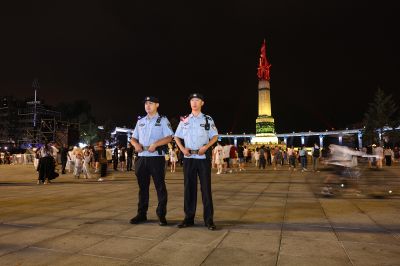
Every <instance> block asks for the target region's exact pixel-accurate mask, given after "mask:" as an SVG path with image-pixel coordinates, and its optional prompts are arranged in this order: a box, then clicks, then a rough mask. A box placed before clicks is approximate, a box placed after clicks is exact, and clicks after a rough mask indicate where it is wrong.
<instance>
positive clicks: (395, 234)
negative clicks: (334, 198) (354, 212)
mask: <svg viewBox="0 0 400 266" xmlns="http://www.w3.org/2000/svg"><path fill="white" fill-rule="evenodd" d="M349 201H350V203H351V204H352V205H353V206H354V207H356V208H357V209H358V210H359V211H360V212H361V213H363V214H364V215H366V216H367V217H368V218H369V219H371V221H373V222H374V223H375V224H376V225H377V226H378V227H380V228H383V229H384V231H385V232H387V233H389V234H390V235H391V236H393V237H394V238H395V239H396V240H397V238H398V237H397V236H398V234H397V233H396V232H393V231H392V230H390V229H389V228H386V227H385V226H384V225H381V224H379V223H378V222H377V221H376V220H375V219H374V218H372V217H371V216H370V215H369V214H368V213H367V212H365V211H363V210H362V209H361V208H360V207H359V206H358V205H357V204H356V203H355V202H354V201H352V200H349Z"/></svg>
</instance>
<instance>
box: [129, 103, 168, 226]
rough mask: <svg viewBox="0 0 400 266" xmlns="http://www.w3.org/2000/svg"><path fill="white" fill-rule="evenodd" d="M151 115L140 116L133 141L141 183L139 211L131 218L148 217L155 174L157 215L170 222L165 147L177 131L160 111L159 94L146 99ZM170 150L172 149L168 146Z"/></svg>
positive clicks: (139, 220) (134, 221) (135, 220)
mask: <svg viewBox="0 0 400 266" xmlns="http://www.w3.org/2000/svg"><path fill="white" fill-rule="evenodd" d="M143 103H144V108H145V110H146V113H147V115H146V116H145V117H143V118H140V119H139V120H138V122H137V123H136V127H135V129H134V131H133V136H132V138H131V143H132V145H133V146H134V147H135V151H137V152H138V153H139V154H138V158H137V160H136V162H135V174H136V177H137V181H138V185H139V202H138V210H137V215H136V216H135V217H133V218H132V219H131V220H130V223H131V224H138V223H143V222H145V221H147V210H148V207H149V186H150V176H152V177H153V181H154V186H155V188H156V190H157V197H158V206H157V210H156V212H157V216H158V219H159V224H160V225H161V226H164V225H167V220H166V218H165V216H166V214H167V200H168V195H167V188H166V186H165V149H164V148H165V147H166V145H167V144H168V143H169V142H171V140H172V135H173V134H174V133H173V131H172V129H171V125H170V123H169V121H168V119H167V118H166V117H164V116H160V115H159V114H158V112H157V109H158V107H159V101H158V99H157V98H155V97H151V96H149V97H146V98H145V99H144V101H143ZM167 150H168V149H167Z"/></svg>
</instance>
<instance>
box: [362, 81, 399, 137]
mask: <svg viewBox="0 0 400 266" xmlns="http://www.w3.org/2000/svg"><path fill="white" fill-rule="evenodd" d="M397 111H398V106H397V104H396V102H395V101H394V100H393V97H392V95H390V94H389V95H386V94H385V92H384V91H383V90H382V89H381V88H378V90H377V91H376V93H375V96H374V100H373V101H372V102H371V103H369V105H368V110H367V112H366V113H365V114H364V125H365V132H364V141H365V142H366V144H372V143H376V142H379V141H380V139H379V133H378V132H377V130H379V131H380V132H383V128H384V127H390V128H392V129H394V128H396V127H398V126H399V122H400V121H399V117H398V114H397ZM388 134H395V131H394V130H393V132H388Z"/></svg>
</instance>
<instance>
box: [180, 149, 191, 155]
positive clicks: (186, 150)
mask: <svg viewBox="0 0 400 266" xmlns="http://www.w3.org/2000/svg"><path fill="white" fill-rule="evenodd" d="M182 153H183V154H184V155H185V156H190V155H191V154H190V151H189V149H188V148H184V149H183V151H182Z"/></svg>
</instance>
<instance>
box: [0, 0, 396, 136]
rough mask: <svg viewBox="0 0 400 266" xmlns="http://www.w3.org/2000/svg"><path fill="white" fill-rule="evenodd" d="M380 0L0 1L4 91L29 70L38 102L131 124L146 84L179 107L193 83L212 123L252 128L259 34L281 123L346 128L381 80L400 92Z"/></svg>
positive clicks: (20, 90)
mask: <svg viewBox="0 0 400 266" xmlns="http://www.w3.org/2000/svg"><path fill="white" fill-rule="evenodd" d="M8 2H11V1H8ZM384 2H385V1H350V0H347V1H308V0H307V1H305V0H304V1H299V0H294V1H290V0H286V1H266V0H264V1H259V0H250V1H233V0H230V1H225V2H224V3H223V1H210V2H209V3H207V2H205V1H151V0H150V1H149V0H148V1H126V2H125V3H123V2H122V1H98V0H85V1H77V2H74V1H32V2H24V1H22V2H19V1H18V2H16V3H14V4H12V5H14V6H5V5H4V4H2V5H1V7H0V13H1V15H0V30H1V43H0V47H1V49H0V71H1V75H0V95H14V96H16V97H26V96H29V95H32V94H33V90H32V88H31V86H32V81H33V79H34V78H36V77H37V78H38V79H39V83H40V90H39V96H40V98H42V99H44V100H45V101H46V103H48V104H50V105H56V104H58V103H59V102H68V101H74V100H78V99H88V100H89V102H90V103H91V105H92V108H93V113H94V115H95V116H96V117H97V119H98V120H99V121H101V120H105V119H112V120H113V121H115V122H117V123H118V124H119V125H120V126H123V125H125V126H128V127H132V126H134V125H135V123H136V117H137V116H138V115H141V114H144V108H143V105H142V103H141V101H142V99H143V98H144V96H145V95H154V96H157V97H159V98H160V101H161V104H160V109H159V112H160V113H162V114H165V115H167V116H168V117H170V118H172V117H176V118H178V117H179V116H181V115H185V114H187V113H189V112H190V109H189V103H188V101H187V97H188V95H189V94H190V93H192V92H200V93H203V94H204V95H205V97H206V103H205V107H204V113H207V114H209V115H211V116H212V117H213V118H214V120H215V122H216V125H217V127H218V129H219V131H220V133H226V132H234V133H243V132H246V133H254V132H255V119H256V117H257V111H258V109H257V101H258V99H257V97H258V91H257V84H258V79H257V67H258V59H259V54H260V47H261V44H262V42H263V39H264V38H265V39H266V41H267V57H268V60H269V62H270V63H271V64H272V67H271V95H272V96H271V100H272V113H273V116H274V118H275V121H276V129H277V132H278V133H284V132H291V131H303V130H304V131H308V130H314V131H316V130H325V129H328V128H329V129H331V128H335V129H340V128H345V127H347V126H349V125H351V124H353V123H356V122H359V121H361V120H362V117H363V113H364V112H365V110H366V109H367V104H368V102H371V101H372V98H373V95H374V93H375V91H376V90H377V88H378V87H381V88H382V89H383V90H384V91H385V92H386V93H391V94H393V96H394V99H395V100H396V102H397V103H398V102H399V99H400V92H399V91H400V90H399V86H398V76H399V74H398V73H399V72H400V52H399V50H400V40H399V26H400V23H399V19H398V14H400V10H399V8H397V7H396V6H391V5H389V4H386V3H384ZM390 2H393V3H394V2H395V1H390ZM7 5H10V4H7Z"/></svg>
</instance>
